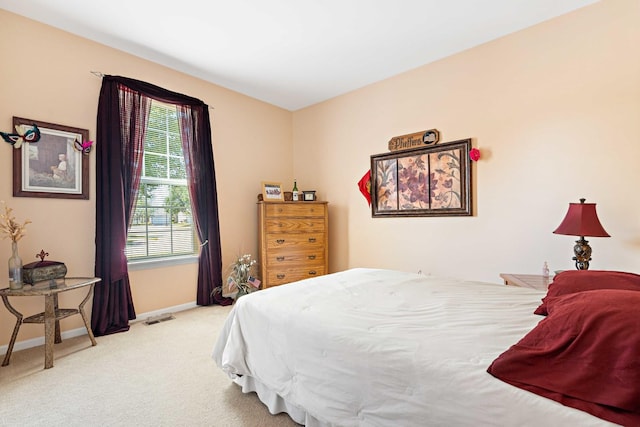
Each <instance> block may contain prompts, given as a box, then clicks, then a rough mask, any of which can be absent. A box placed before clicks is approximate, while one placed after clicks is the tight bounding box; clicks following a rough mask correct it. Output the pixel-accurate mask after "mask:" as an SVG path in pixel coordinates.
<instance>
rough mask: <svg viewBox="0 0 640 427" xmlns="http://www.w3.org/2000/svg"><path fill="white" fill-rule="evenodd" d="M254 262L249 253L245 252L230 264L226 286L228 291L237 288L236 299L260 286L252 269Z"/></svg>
mask: <svg viewBox="0 0 640 427" xmlns="http://www.w3.org/2000/svg"><path fill="white" fill-rule="evenodd" d="M256 263H257V261H256V260H255V259H251V255H250V254H245V255H242V256H240V257H238V259H237V260H236V261H235V262H234V263H233V264H231V268H230V270H231V271H230V272H229V277H227V286H228V287H229V291H233V290H235V289H237V290H238V293H237V294H236V299H238V298H239V297H241V296H243V295H246V294H248V293H251V292H253V291H255V290H257V289H259V288H260V283H261V282H260V280H258V279H256V278H255V276H254V271H253V270H254V267H255V265H256Z"/></svg>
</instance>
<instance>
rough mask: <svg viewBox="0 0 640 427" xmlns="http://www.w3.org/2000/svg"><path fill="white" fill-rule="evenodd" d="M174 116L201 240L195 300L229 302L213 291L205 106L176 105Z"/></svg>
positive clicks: (212, 199)
mask: <svg viewBox="0 0 640 427" xmlns="http://www.w3.org/2000/svg"><path fill="white" fill-rule="evenodd" d="M178 117H179V123H180V132H181V134H182V150H183V152H184V161H185V166H186V170H187V178H188V179H187V181H188V182H189V185H188V186H189V196H190V197H191V207H192V212H193V221H194V224H195V227H196V230H197V233H198V238H199V239H200V241H201V242H202V246H201V250H200V256H199V260H198V261H199V262H198V295H197V303H198V304H199V305H210V304H213V303H217V304H220V305H229V304H231V303H232V302H233V299H231V298H223V297H222V292H215V293H214V292H213V289H214V288H215V287H217V286H220V285H222V255H221V251H220V227H219V218H218V195H217V190H216V174H215V169H214V166H213V148H212V146H211V123H210V119H209V107H207V105H205V104H202V105H184V104H182V105H178ZM207 141H208V142H207Z"/></svg>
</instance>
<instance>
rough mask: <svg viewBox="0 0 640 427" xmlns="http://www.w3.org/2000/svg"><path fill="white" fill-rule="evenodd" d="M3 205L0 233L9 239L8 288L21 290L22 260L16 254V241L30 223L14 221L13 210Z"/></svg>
mask: <svg viewBox="0 0 640 427" xmlns="http://www.w3.org/2000/svg"><path fill="white" fill-rule="evenodd" d="M1 203H2V204H3V205H4V213H0V219H1V221H0V232H2V233H3V234H4V236H3V237H2V238H3V239H6V238H7V237H8V238H10V239H11V258H9V288H11V289H21V288H22V258H20V255H19V254H18V240H20V239H21V238H22V237H23V236H24V235H25V234H26V229H27V224H30V223H31V221H29V220H26V221H24V222H23V223H22V224H20V223H19V222H17V221H16V218H15V217H14V216H13V209H11V208H10V207H9V206H7V205H6V204H5V203H4V201H3V202H1Z"/></svg>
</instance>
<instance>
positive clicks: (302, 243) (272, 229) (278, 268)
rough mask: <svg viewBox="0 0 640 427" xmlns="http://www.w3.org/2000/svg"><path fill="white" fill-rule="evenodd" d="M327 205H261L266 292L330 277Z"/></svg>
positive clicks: (262, 252)
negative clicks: (289, 284)
mask: <svg viewBox="0 0 640 427" xmlns="http://www.w3.org/2000/svg"><path fill="white" fill-rule="evenodd" d="M328 231H329V224H328V208H327V202H323V201H313V202H306V203H299V202H264V201H262V202H258V239H259V242H258V250H259V252H260V253H259V258H260V273H261V278H262V286H263V288H268V287H270V286H277V285H282V284H285V283H289V282H294V281H296V280H302V279H306V278H309V277H315V276H321V275H324V274H327V273H328V270H329V258H328V238H327V237H328Z"/></svg>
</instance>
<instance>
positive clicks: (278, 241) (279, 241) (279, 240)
mask: <svg viewBox="0 0 640 427" xmlns="http://www.w3.org/2000/svg"><path fill="white" fill-rule="evenodd" d="M276 243H278V244H280V245H281V244H283V243H284V239H278V240H276Z"/></svg>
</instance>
